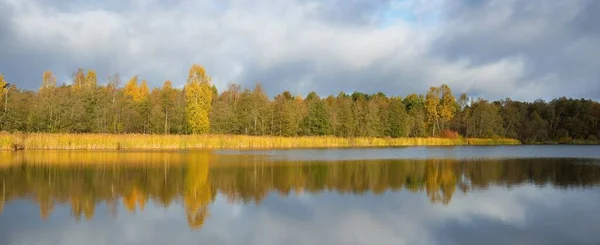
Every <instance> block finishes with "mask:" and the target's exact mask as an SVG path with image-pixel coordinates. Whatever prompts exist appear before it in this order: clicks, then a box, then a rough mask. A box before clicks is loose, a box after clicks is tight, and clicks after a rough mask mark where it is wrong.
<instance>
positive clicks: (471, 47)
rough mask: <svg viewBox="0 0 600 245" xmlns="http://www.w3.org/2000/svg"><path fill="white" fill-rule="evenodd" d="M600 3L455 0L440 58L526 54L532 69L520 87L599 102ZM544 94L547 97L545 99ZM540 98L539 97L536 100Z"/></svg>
mask: <svg viewBox="0 0 600 245" xmlns="http://www.w3.org/2000/svg"><path fill="white" fill-rule="evenodd" d="M599 6H600V5H599V4H598V2H597V1H590V0H577V1H550V2H548V1H543V0H535V1H516V0H510V1H493V0H486V1H477V2H476V3H475V4H473V3H468V2H460V1H453V2H452V3H451V4H449V5H448V9H449V11H448V12H447V18H448V21H449V22H448V25H447V28H448V31H447V32H446V33H445V34H444V35H443V36H442V37H440V38H439V39H438V40H436V42H435V44H434V46H435V49H434V52H433V53H434V54H436V55H440V56H443V57H445V58H446V59H449V60H456V59H469V60H471V61H472V62H474V63H484V62H494V61H496V60H498V59H502V58H505V57H514V56H521V57H523V58H524V61H525V65H526V70H525V72H524V74H523V77H522V79H521V81H519V85H521V86H525V85H527V84H530V85H531V84H536V83H537V84H538V86H542V87H546V88H547V89H548V91H547V92H548V93H549V94H548V95H546V96H544V97H543V98H548V97H554V96H560V95H570V96H586V97H592V98H596V99H597V98H599V97H600V94H598V93H597V92H596V90H594V89H592V90H590V87H598V86H597V84H598V82H599V81H600V74H599V73H598V69H599V68H600V62H599V61H598V59H597V58H595V57H598V55H600V48H598V47H597V45H595V44H594V43H598V42H600V36H599V35H600V32H599V29H598V28H597V24H592V23H593V22H594V21H595V20H594V19H597V18H598V17H594V16H597V15H598V13H599V11H600V8H599ZM540 96H541V95H540ZM532 99H534V98H532Z"/></svg>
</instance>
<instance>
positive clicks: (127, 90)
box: [123, 76, 140, 101]
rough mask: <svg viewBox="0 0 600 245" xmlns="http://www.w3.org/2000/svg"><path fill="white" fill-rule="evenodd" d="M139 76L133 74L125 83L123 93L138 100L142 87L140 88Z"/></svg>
mask: <svg viewBox="0 0 600 245" xmlns="http://www.w3.org/2000/svg"><path fill="white" fill-rule="evenodd" d="M137 81H138V77H137V76H133V77H132V78H131V79H129V82H127V84H126V85H125V87H124V88H123V93H124V94H125V95H126V96H128V97H130V98H131V99H133V100H134V101H138V100H139V97H140V95H139V93H140V89H139V88H138V82H137Z"/></svg>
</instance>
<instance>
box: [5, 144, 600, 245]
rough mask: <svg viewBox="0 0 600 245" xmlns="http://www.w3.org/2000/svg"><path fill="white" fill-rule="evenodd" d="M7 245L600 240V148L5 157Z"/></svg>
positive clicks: (59, 153) (22, 153) (40, 153)
mask: <svg viewBox="0 0 600 245" xmlns="http://www.w3.org/2000/svg"><path fill="white" fill-rule="evenodd" d="M0 185H1V186H0V188H1V189H0V244H2V245H16V244H23V245H36V244H66V245H71V244H73V245H79V244H86V245H93V244H144V245H153V244H257V245H258V244H261V245H262V244H267V245H268V244H286V245H294V244H311V245H312V244H444V245H446V244H457V245H458V244H461V245H462V244H544V245H546V244H600V146H494V147H403V148H361V149H302V150H246V151H243V150H218V151H153V152H150V151H19V152H8V151H4V152H2V151H0Z"/></svg>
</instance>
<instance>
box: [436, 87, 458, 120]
mask: <svg viewBox="0 0 600 245" xmlns="http://www.w3.org/2000/svg"><path fill="white" fill-rule="evenodd" d="M440 91H441V94H442V99H441V101H440V105H439V107H440V108H439V113H440V119H441V121H442V128H446V127H447V124H448V122H449V121H450V120H452V119H453V118H454V115H455V114H456V111H457V107H458V104H457V103H456V98H455V97H454V95H452V90H450V87H448V85H446V84H442V86H441V87H440Z"/></svg>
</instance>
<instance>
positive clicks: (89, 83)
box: [85, 70, 98, 88]
mask: <svg viewBox="0 0 600 245" xmlns="http://www.w3.org/2000/svg"><path fill="white" fill-rule="evenodd" d="M97 85H98V78H97V76H96V71H94V70H88V72H87V75H86V76H85V88H95V87H96V86H97Z"/></svg>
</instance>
